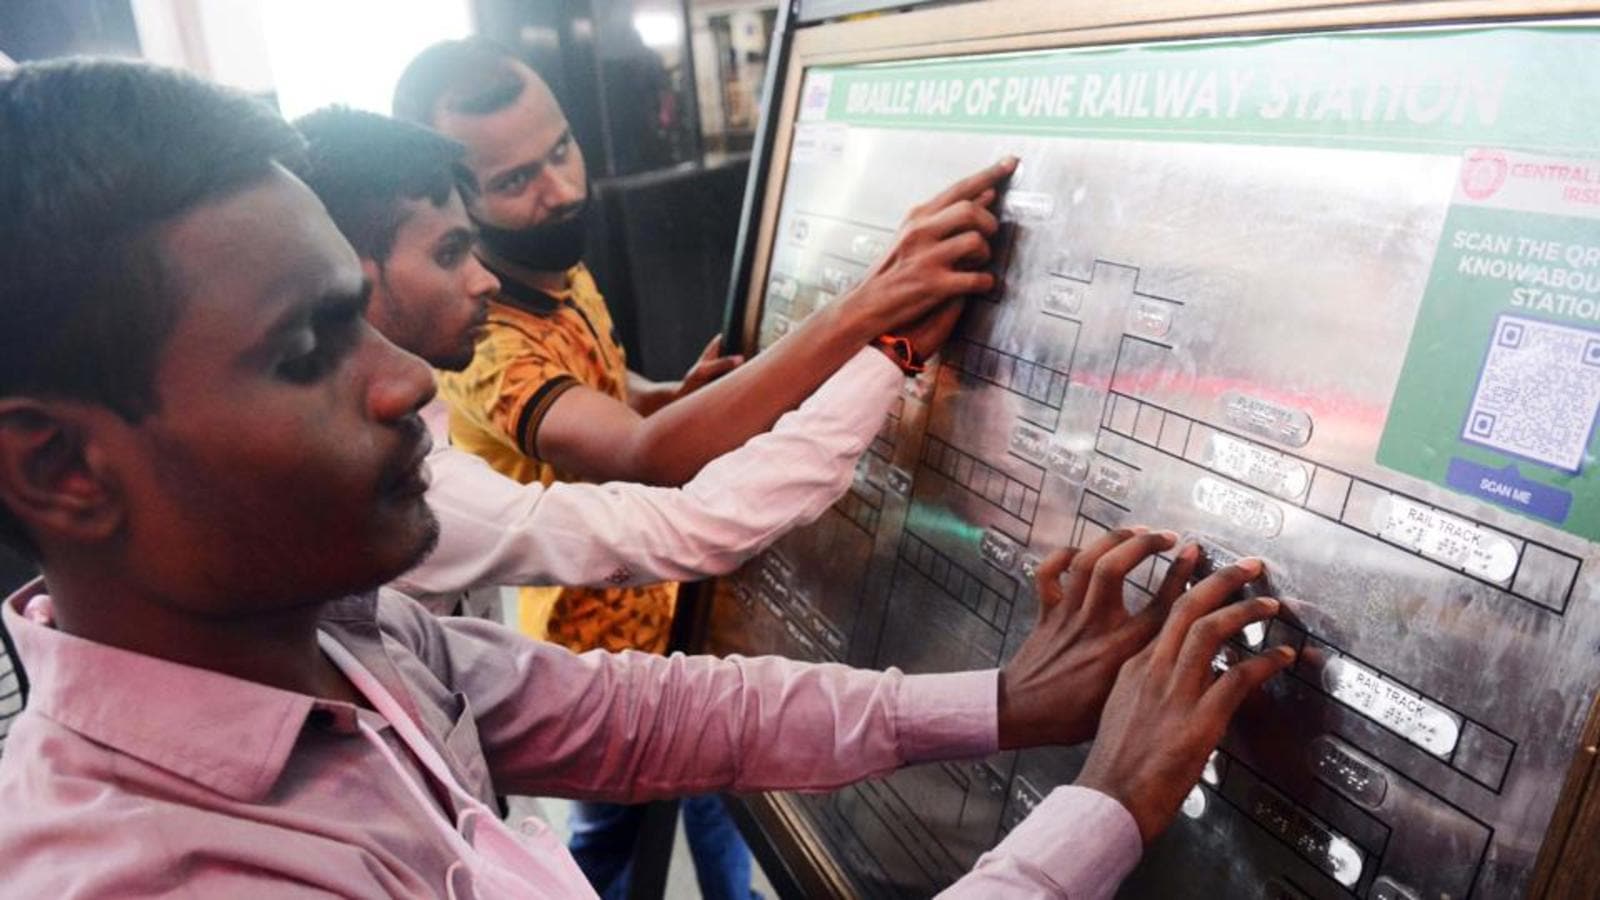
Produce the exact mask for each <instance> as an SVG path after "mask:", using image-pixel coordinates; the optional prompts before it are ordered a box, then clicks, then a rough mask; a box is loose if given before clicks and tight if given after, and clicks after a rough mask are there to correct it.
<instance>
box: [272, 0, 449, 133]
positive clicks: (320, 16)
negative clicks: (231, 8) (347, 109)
mask: <svg viewBox="0 0 1600 900" xmlns="http://www.w3.org/2000/svg"><path fill="white" fill-rule="evenodd" d="M261 14H262V19H263V25H264V26H265V30H266V42H267V55H268V58H269V59H270V60H271V64H272V75H273V81H274V83H275V86H276V88H277V92H278V106H279V108H280V109H281V110H282V111H283V114H284V116H286V117H288V118H291V119H292V118H294V117H296V116H300V115H304V114H305V113H308V112H310V111H312V110H314V109H318V108H320V107H323V106H327V105H329V104H331V103H342V104H344V105H346V106H353V107H355V108H357V109H365V110H371V111H372V112H379V113H385V114H387V113H388V112H389V107H390V104H391V101H392V99H393V97H394V83H395V81H396V80H398V79H399V77H400V72H401V70H403V69H404V68H405V66H406V63H408V62H410V61H411V59H412V58H413V57H415V56H416V55H417V53H419V52H421V51H422V49H423V48H425V47H427V46H428V45H429V44H433V43H435V42H437V41H443V40H450V39H452V38H460V37H466V36H467V35H468V34H470V33H471V32H472V13H471V10H470V8H469V4H468V2H467V0H338V2H336V3H330V2H328V0H271V2H266V3H263V4H262V6H261Z"/></svg>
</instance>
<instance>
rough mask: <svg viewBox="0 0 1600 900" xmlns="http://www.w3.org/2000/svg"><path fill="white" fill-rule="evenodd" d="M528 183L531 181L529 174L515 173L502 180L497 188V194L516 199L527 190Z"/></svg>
mask: <svg viewBox="0 0 1600 900" xmlns="http://www.w3.org/2000/svg"><path fill="white" fill-rule="evenodd" d="M528 181H529V179H528V173H527V172H513V173H511V174H510V175H507V176H506V177H504V178H502V179H500V183H499V184H498V185H496V186H495V193H497V194H504V195H505V196H507V197H514V196H516V195H517V194H520V193H522V191H523V190H524V189H525V188H527V186H528Z"/></svg>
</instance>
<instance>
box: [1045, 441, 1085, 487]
mask: <svg viewBox="0 0 1600 900" xmlns="http://www.w3.org/2000/svg"><path fill="white" fill-rule="evenodd" d="M1045 465H1046V466H1048V467H1049V468H1050V471H1052V472H1055V473H1056V474H1057V475H1060V476H1061V477H1063V478H1065V479H1067V480H1068V481H1070V482H1072V483H1073V484H1082V483H1083V481H1084V479H1086V478H1088V477H1089V460H1088V459H1086V458H1084V455H1083V454H1081V453H1078V452H1076V451H1074V450H1073V449H1072V448H1071V447H1068V446H1067V445H1066V443H1065V442H1064V441H1063V440H1062V439H1061V438H1055V439H1052V440H1051V441H1050V446H1049V447H1048V448H1046V449H1045Z"/></svg>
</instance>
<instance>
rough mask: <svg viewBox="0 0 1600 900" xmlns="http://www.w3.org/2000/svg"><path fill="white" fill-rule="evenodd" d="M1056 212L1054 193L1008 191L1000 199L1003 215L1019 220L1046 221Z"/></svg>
mask: <svg viewBox="0 0 1600 900" xmlns="http://www.w3.org/2000/svg"><path fill="white" fill-rule="evenodd" d="M1055 212H1056V198H1055V195H1054V194H1045V193H1041V192H1039V191H1006V194H1005V197H1004V199H1002V200H1001V201H1000V214H1001V216H1002V217H1003V218H1007V219H1012V220H1014V221H1017V222H1044V221H1047V220H1049V218H1050V217H1051V216H1053V215H1055Z"/></svg>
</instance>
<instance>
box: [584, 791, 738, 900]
mask: <svg viewBox="0 0 1600 900" xmlns="http://www.w3.org/2000/svg"><path fill="white" fill-rule="evenodd" d="M679 808H680V809H682V811H683V835H684V838H685V839H686V840H688V842H689V855H690V857H691V858H692V859H693V860H694V875H695V880H696V881H698V882H699V884H700V895H701V896H702V897H704V898H705V900H751V898H752V897H756V896H758V895H756V894H755V893H754V892H753V891H751V890H750V848H749V847H748V846H746V845H745V842H744V838H743V837H741V836H740V834H739V829H738V827H737V826H735V825H734V824H733V819H731V818H729V816H728V811H727V810H726V809H724V808H723V806H722V798H720V797H718V796H716V795H715V794H704V795H701V796H698V797H685V798H684V799H683V802H682V803H681V804H679ZM643 821H644V807H643V806H619V805H617V804H615V803H574V804H572V818H571V819H570V820H569V824H570V826H571V828H572V840H571V842H570V843H569V844H568V845H567V846H568V848H569V849H570V850H571V851H572V855H573V856H574V857H575V858H576V859H577V860H578V868H580V869H582V870H583V874H584V876H585V877H586V878H588V879H589V883H590V884H591V885H593V886H594V890H595V893H597V894H599V895H600V897H601V900H623V898H625V897H627V895H628V880H629V877H630V876H631V874H632V864H633V845H634V843H635V841H636V840H637V839H638V836H639V827H640V825H641V824H642V823H643Z"/></svg>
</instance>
